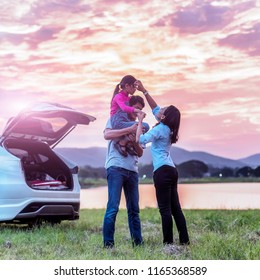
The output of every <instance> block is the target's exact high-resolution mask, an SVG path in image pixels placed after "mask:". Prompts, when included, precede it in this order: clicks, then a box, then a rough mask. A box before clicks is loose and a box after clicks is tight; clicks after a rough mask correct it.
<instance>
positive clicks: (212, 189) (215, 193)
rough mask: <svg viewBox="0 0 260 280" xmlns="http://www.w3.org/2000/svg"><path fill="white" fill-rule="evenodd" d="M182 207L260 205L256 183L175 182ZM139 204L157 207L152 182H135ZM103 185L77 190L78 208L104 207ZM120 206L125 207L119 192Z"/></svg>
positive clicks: (105, 197) (258, 189)
mask: <svg viewBox="0 0 260 280" xmlns="http://www.w3.org/2000/svg"><path fill="white" fill-rule="evenodd" d="M178 190H179V197H180V202H181V205H182V208H183V209H260V183H211V184H179V185H178ZM139 193H140V208H145V207H157V203H156V198H155V190H154V186H153V185H139ZM106 203H107V186H104V187H97V188H91V189H83V190H81V200H80V205H81V208H82V209H83V208H106ZM120 208H125V199H124V195H123V194H122V198H121V203H120Z"/></svg>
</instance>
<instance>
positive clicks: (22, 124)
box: [0, 103, 95, 225]
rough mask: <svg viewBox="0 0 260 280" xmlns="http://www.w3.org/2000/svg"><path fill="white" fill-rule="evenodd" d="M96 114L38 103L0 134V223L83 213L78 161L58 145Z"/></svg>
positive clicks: (66, 217)
mask: <svg viewBox="0 0 260 280" xmlns="http://www.w3.org/2000/svg"><path fill="white" fill-rule="evenodd" d="M94 120H95V118H94V117H92V116H89V115H86V114H84V113H81V112H78V111H76V110H74V109H72V108H69V107H66V106H63V105H60V104H56V103H38V104H35V105H34V106H32V107H30V108H29V109H27V110H23V111H22V112H21V113H19V114H18V116H16V117H14V118H11V119H10V120H9V121H8V123H7V125H6V127H5V128H4V131H3V133H2V135H1V137H0V222H4V223H25V224H29V225H34V224H38V223H40V222H42V221H49V222H51V223H58V222H60V221H62V220H74V219H78V218H79V209H80V184H79V181H78V166H77V165H76V164H75V163H72V162H70V161H69V160H67V159H65V158H64V157H62V156H61V155H58V154H57V153H56V152H55V151H54V150H53V148H54V147H55V146H56V145H57V144H58V143H59V142H60V141H61V140H62V139H63V138H64V137H65V136H66V135H67V134H68V133H69V132H71V130H73V129H74V128H75V127H76V126H77V125H78V124H82V125H88V124H89V123H90V122H92V121H94Z"/></svg>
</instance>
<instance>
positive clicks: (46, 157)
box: [4, 139, 78, 191]
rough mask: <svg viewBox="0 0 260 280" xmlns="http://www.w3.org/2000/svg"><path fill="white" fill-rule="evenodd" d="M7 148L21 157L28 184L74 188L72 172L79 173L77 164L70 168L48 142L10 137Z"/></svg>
mask: <svg viewBox="0 0 260 280" xmlns="http://www.w3.org/2000/svg"><path fill="white" fill-rule="evenodd" d="M4 146H5V148H6V149H7V150H8V151H9V152H10V153H12V154H13V155H15V156H16V157H18V158H20V159H21V165H22V168H23V171H24V176H25V181H26V183H27V185H28V186H29V187H31V188H33V189H35V190H53V191H59V190H67V191H69V190H72V189H73V179H72V175H71V174H72V173H74V174H76V173H77V170H78V168H77V166H75V167H74V168H73V170H70V169H69V167H68V166H67V165H66V164H65V162H64V161H63V160H62V159H61V158H60V157H58V156H57V155H56V154H55V153H54V152H53V150H52V149H51V148H50V147H49V145H48V144H46V143H44V142H40V141H26V140H21V139H19V140H18V139H8V140H6V141H5V142H4Z"/></svg>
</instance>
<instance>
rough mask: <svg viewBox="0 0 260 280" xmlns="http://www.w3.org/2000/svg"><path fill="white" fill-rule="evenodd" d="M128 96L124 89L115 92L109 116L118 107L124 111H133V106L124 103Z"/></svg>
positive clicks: (127, 100)
mask: <svg viewBox="0 0 260 280" xmlns="http://www.w3.org/2000/svg"><path fill="white" fill-rule="evenodd" d="M129 99H130V97H129V96H128V94H127V93H126V92H124V91H121V92H119V93H118V94H116V95H115V96H114V98H113V100H112V104H111V110H110V116H113V115H114V114H115V113H116V112H117V111H118V109H119V108H121V110H122V111H124V112H126V113H133V112H134V110H135V108H134V107H130V106H127V105H126V103H127V102H129Z"/></svg>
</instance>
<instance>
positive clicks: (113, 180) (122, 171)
mask: <svg viewBox="0 0 260 280" xmlns="http://www.w3.org/2000/svg"><path fill="white" fill-rule="evenodd" d="M136 97H137V96H136ZM139 98H141V99H142V97H140V96H139ZM138 100H139V101H138ZM142 100H143V99H142ZM133 107H135V108H137V109H140V110H142V109H143V107H144V102H140V99H138V98H137V101H136V103H135V104H134V105H133ZM136 128H137V124H133V125H132V126H130V127H127V128H123V129H112V125H111V122H110V120H108V122H107V124H106V127H105V130H104V138H105V139H106V140H109V143H108V149H107V155H106V163H105V168H106V170H107V184H108V202H107V209H106V213H105V216H104V222H103V242H104V247H106V248H112V247H114V245H115V241H114V233H115V221H116V216H117V213H118V211H119V204H120V199H121V193H122V189H123V190H124V194H125V198H126V208H127V214H128V226H129V230H130V235H131V239H132V242H133V245H134V246H138V245H141V244H142V243H143V239H142V234H141V222H140V218H139V191H138V157H141V156H142V154H143V150H142V148H141V147H140V146H139V145H138V144H137V143H136V142H135V141H134V140H135V136H133V141H134V148H135V150H136V152H137V154H138V155H137V156H135V155H130V154H128V156H127V157H124V156H123V155H122V154H120V153H119V152H118V150H117V149H116V147H115V143H116V141H117V139H118V137H121V136H123V135H129V134H135V132H136Z"/></svg>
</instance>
